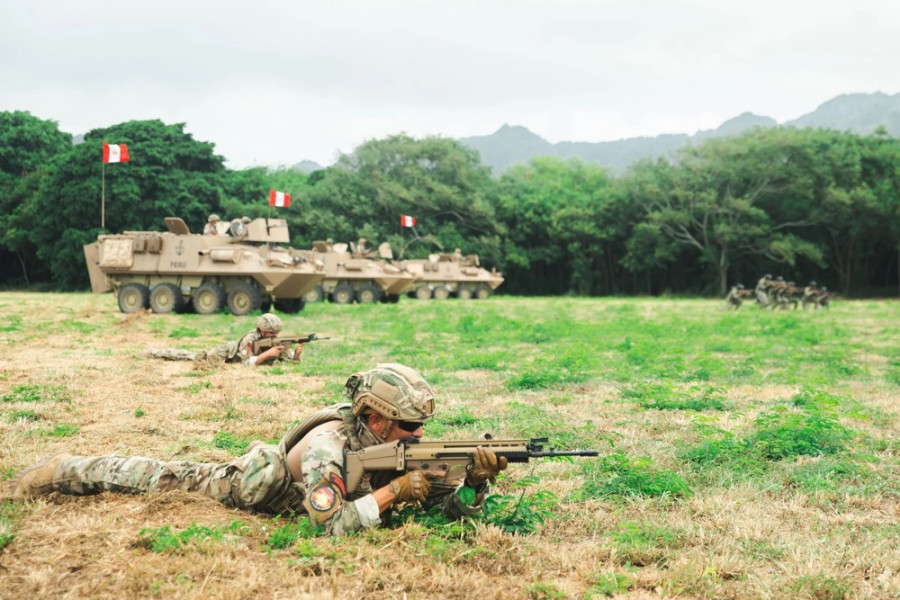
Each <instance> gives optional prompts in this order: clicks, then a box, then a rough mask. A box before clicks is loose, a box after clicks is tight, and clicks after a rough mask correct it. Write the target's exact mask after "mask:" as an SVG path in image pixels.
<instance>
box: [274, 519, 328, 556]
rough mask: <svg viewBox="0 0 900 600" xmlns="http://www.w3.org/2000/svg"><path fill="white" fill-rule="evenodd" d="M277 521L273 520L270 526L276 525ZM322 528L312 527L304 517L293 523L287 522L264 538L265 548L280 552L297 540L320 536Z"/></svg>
mask: <svg viewBox="0 0 900 600" xmlns="http://www.w3.org/2000/svg"><path fill="white" fill-rule="evenodd" d="M278 523H279V520H278V519H277V518H276V519H273V520H272V524H273V525H277V524H278ZM322 532H323V528H322V527H321V526H314V525H312V524H311V523H310V521H309V519H308V518H306V517H298V518H297V519H296V520H294V521H290V522H287V523H285V524H283V525H281V526H280V527H278V529H276V530H275V531H273V532H272V533H270V534H269V535H268V537H267V538H266V544H267V547H268V548H269V549H271V550H281V549H284V548H289V547H291V546H293V545H295V544H296V543H297V542H298V540H305V539H308V538H311V537H316V536H318V535H321V534H322Z"/></svg>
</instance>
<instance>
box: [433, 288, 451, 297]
mask: <svg viewBox="0 0 900 600" xmlns="http://www.w3.org/2000/svg"><path fill="white" fill-rule="evenodd" d="M433 294H434V299H435V300H446V299H447V298H449V297H450V288H448V287H447V286H445V285H439V286H437V287H436V288H434V292H433Z"/></svg>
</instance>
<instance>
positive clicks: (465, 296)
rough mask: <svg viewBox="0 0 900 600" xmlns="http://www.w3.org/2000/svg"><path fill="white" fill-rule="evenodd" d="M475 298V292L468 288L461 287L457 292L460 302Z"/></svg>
mask: <svg viewBox="0 0 900 600" xmlns="http://www.w3.org/2000/svg"><path fill="white" fill-rule="evenodd" d="M473 296H475V290H473V289H472V288H470V287H468V286H459V289H458V290H456V297H457V298H459V299H460V300H471V299H472V297H473Z"/></svg>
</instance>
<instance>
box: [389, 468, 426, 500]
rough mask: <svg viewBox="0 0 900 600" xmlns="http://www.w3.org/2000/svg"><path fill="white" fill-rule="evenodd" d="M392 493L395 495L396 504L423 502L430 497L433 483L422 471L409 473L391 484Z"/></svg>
mask: <svg viewBox="0 0 900 600" xmlns="http://www.w3.org/2000/svg"><path fill="white" fill-rule="evenodd" d="M390 487H391V492H393V493H394V502H395V503H396V502H412V501H418V502H421V501H422V500H424V499H425V498H426V497H427V496H428V491H429V490H430V489H431V483H429V481H428V478H427V477H426V476H425V473H424V472H423V471H420V470H414V471H409V472H408V473H406V474H405V475H402V476H400V477H397V478H396V479H394V480H392V481H391V483H390Z"/></svg>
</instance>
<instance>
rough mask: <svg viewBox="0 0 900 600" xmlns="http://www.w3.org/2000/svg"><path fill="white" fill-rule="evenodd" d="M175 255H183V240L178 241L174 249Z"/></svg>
mask: <svg viewBox="0 0 900 600" xmlns="http://www.w3.org/2000/svg"><path fill="white" fill-rule="evenodd" d="M175 254H177V255H178V256H181V255H182V254H184V240H180V241H179V242H178V247H177V248H175Z"/></svg>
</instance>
